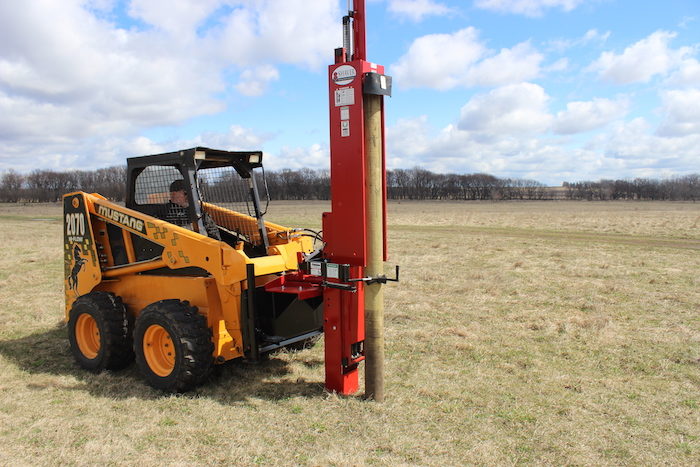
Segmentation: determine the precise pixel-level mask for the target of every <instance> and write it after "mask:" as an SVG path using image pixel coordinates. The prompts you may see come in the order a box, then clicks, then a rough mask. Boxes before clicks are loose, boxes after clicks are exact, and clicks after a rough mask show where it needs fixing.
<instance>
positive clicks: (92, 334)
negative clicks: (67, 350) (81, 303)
mask: <svg viewBox="0 0 700 467" xmlns="http://www.w3.org/2000/svg"><path fill="white" fill-rule="evenodd" d="M75 338H76V340H77V341H78V348H79V349H80V353H82V354H83V355H84V356H85V358H89V359H90V360H92V359H93V358H95V357H97V354H98V353H99V352H100V328H99V327H97V321H95V318H93V317H92V316H90V315H88V314H87V313H83V314H82V315H80V316H78V320H77V321H76V322H75Z"/></svg>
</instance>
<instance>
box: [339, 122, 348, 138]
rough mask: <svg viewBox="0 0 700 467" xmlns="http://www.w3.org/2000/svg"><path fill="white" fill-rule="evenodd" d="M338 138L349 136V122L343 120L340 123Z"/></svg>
mask: <svg viewBox="0 0 700 467" xmlns="http://www.w3.org/2000/svg"><path fill="white" fill-rule="evenodd" d="M340 136H350V121H349V120H343V121H341V122H340Z"/></svg>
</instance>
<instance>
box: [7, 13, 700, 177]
mask: <svg viewBox="0 0 700 467" xmlns="http://www.w3.org/2000/svg"><path fill="white" fill-rule="evenodd" d="M346 8H347V1H346V0H342V1H333V0H307V1H302V0H238V1H234V0H198V1H194V0H181V1H177V2H173V1H170V0H168V1H166V0H124V1H119V0H62V1H61V2H57V1H51V0H33V1H31V2H9V1H5V2H0V142H1V143H2V145H3V151H2V153H1V154H0V171H3V170H8V169H14V170H18V171H21V172H27V171H30V170H33V169H36V168H49V169H59V170H61V169H66V170H67V169H74V168H85V169H93V168H98V167H105V166H110V165H117V164H122V163H124V159H125V158H126V157H129V156H134V155H143V154H151V153H157V152H163V151H168V150H174V149H179V148H184V147H192V146H195V145H203V146H209V147H215V148H220V149H232V150H235V149H239V150H244V149H262V150H263V151H264V152H265V165H266V167H268V168H271V169H281V168H287V167H288V168H301V167H310V168H327V167H328V123H327V120H328V116H327V112H328V110H327V84H326V73H327V71H326V70H327V65H329V64H330V63H331V61H332V56H333V49H334V48H336V47H338V46H339V45H340V42H341V27H340V20H341V17H342V15H343V14H344V10H345V9H346ZM367 14H368V58H369V60H370V61H373V62H376V63H379V64H382V65H384V66H386V67H387V71H388V73H389V74H391V75H392V76H393V78H394V95H393V97H392V98H390V99H388V100H387V103H386V110H387V114H386V123H387V162H388V163H387V165H388V167H389V168H412V167H416V166H420V167H424V168H427V169H429V170H433V171H436V172H456V173H473V172H486V173H490V174H493V175H496V176H499V177H518V178H530V179H535V180H538V181H541V182H544V183H547V184H550V185H558V184H561V182H562V181H577V180H591V179H593V180H597V179H601V178H635V177H654V178H661V177H670V176H674V175H683V174H688V173H698V172H700V62H699V61H698V60H699V57H700V2H698V1H697V0H693V1H691V0H668V1H664V2H658V1H648V2H639V1H627V0H463V1H457V0H454V1H448V0H369V1H368V12H367Z"/></svg>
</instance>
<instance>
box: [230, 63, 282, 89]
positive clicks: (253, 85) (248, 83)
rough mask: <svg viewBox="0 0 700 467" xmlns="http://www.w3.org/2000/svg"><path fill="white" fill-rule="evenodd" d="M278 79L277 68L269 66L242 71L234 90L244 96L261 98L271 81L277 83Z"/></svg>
mask: <svg viewBox="0 0 700 467" xmlns="http://www.w3.org/2000/svg"><path fill="white" fill-rule="evenodd" d="M279 77H280V74H279V71H277V68H275V67H273V66H271V65H261V66H259V67H255V68H253V69H248V70H244V71H243V73H241V79H240V81H239V82H238V84H236V86H235V87H236V90H237V91H238V92H240V93H241V94H243V95H244V96H262V95H263V94H264V93H265V91H266V90H267V85H268V84H269V83H270V82H271V81H277V80H278V79H279Z"/></svg>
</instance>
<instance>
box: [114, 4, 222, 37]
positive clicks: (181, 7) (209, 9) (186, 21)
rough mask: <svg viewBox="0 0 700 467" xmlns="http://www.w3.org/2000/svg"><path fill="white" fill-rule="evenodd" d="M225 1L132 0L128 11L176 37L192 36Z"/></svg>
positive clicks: (134, 16)
mask: <svg viewBox="0 0 700 467" xmlns="http://www.w3.org/2000/svg"><path fill="white" fill-rule="evenodd" d="M223 3H224V2H222V1H221V0H197V1H187V0H185V1H182V0H181V1H177V2H173V1H171V0H131V1H130V3H129V9H128V11H129V16H131V17H132V18H136V19H140V20H141V21H143V22H144V23H146V24H150V25H152V26H155V27H156V28H160V29H163V30H165V31H168V32H171V33H174V36H176V37H183V36H184V37H190V36H194V35H195V34H196V30H197V26H198V25H199V24H201V22H202V21H203V20H204V19H206V18H207V17H208V16H209V15H211V14H212V13H214V11H216V9H217V8H219V7H220V6H221V5H222V4H223Z"/></svg>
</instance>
